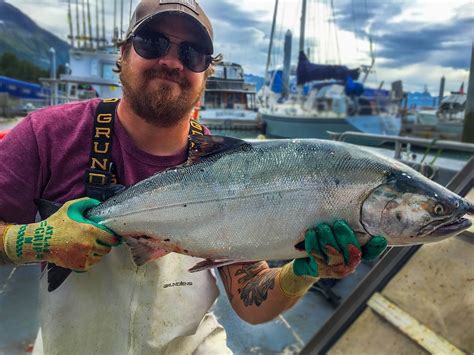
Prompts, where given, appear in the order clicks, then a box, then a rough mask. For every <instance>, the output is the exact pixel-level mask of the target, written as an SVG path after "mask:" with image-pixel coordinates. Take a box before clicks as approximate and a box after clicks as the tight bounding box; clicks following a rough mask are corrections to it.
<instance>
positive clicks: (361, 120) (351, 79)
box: [259, 0, 403, 138]
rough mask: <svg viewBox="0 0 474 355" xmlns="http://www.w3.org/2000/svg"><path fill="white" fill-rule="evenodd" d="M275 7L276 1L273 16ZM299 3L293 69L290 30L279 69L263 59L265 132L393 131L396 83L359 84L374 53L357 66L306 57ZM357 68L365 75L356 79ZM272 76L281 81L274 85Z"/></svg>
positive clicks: (397, 129)
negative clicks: (323, 62) (382, 85)
mask: <svg viewBox="0 0 474 355" xmlns="http://www.w3.org/2000/svg"><path fill="white" fill-rule="evenodd" d="M277 9H278V8H277V5H276V6H275V16H274V21H275V18H276V12H277ZM302 9H303V11H302V15H301V31H300V32H301V34H300V37H301V38H300V54H299V60H298V66H297V68H296V70H295V68H294V67H293V68H292V67H291V59H290V58H291V52H292V51H291V41H292V38H291V37H292V34H291V32H290V31H288V32H287V33H286V35H285V58H284V68H283V70H273V71H269V70H268V65H267V83H266V85H265V86H264V88H263V90H262V91H261V92H260V93H259V101H260V109H259V112H260V114H261V116H262V119H263V120H264V122H265V125H266V135H267V136H268V137H275V138H330V135H329V133H328V131H332V132H344V131H357V132H363V133H371V134H385V135H398V134H399V133H400V128H401V119H400V116H399V109H400V103H401V99H402V97H403V92H402V88H401V83H393V84H392V90H390V91H388V90H381V89H368V88H364V85H363V83H364V82H365V80H366V78H367V75H368V74H369V72H370V71H371V68H372V67H373V64H374V59H373V58H372V65H371V66H370V67H367V66H362V67H361V68H357V69H349V68H347V67H346V66H342V65H321V64H314V63H311V62H310V61H309V60H308V58H307V56H306V54H305V53H304V51H303V49H304V48H305V46H304V28H305V26H306V22H305V18H306V12H305V10H306V0H303V6H302ZM272 39H273V34H272ZM271 46H272V44H270V49H269V57H270V53H271ZM269 61H270V60H269ZM360 73H365V77H364V78H363V80H362V82H357V81H356V80H358V77H359V74H360ZM276 81H277V82H278V81H279V82H280V83H281V84H277V85H275V82H276Z"/></svg>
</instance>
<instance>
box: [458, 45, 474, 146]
mask: <svg viewBox="0 0 474 355" xmlns="http://www.w3.org/2000/svg"><path fill="white" fill-rule="evenodd" d="M461 141H462V142H465V143H474V43H473V45H472V52H471V68H470V69H469V85H468V88H467V102H466V112H465V114H464V129H463V132H462V139H461Z"/></svg>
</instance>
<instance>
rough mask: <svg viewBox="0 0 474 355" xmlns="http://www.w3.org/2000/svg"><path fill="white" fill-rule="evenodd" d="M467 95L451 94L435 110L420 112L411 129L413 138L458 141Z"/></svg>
mask: <svg viewBox="0 0 474 355" xmlns="http://www.w3.org/2000/svg"><path fill="white" fill-rule="evenodd" d="M466 102H467V95H466V94H465V93H462V92H452V93H451V94H450V95H449V96H447V97H445V98H444V99H443V100H442V101H441V104H440V106H439V108H438V109H437V110H420V111H418V112H417V113H416V121H415V124H414V125H413V127H412V134H413V135H415V136H423V137H431V138H437V139H450V140H460V139H461V136H462V132H463V127H464V114H465V110H466Z"/></svg>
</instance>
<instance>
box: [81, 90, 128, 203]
mask: <svg viewBox="0 0 474 355" xmlns="http://www.w3.org/2000/svg"><path fill="white" fill-rule="evenodd" d="M119 101H120V99H104V100H102V101H101V102H100V103H99V105H98V106H97V109H96V112H95V118H94V129H93V131H92V146H91V151H90V155H89V168H88V169H87V170H86V173H85V183H86V193H87V196H88V197H91V198H95V199H97V200H100V201H103V200H105V199H107V198H108V197H110V196H111V195H112V194H113V191H110V187H111V186H112V184H115V183H117V181H116V178H115V176H114V174H113V173H114V171H113V168H114V165H113V163H112V159H111V158H112V136H113V129H114V121H115V111H116V108H117V105H118V103H119Z"/></svg>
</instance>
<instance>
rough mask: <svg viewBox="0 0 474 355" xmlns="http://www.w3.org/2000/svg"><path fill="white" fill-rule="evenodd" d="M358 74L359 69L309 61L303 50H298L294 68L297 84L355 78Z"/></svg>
mask: <svg viewBox="0 0 474 355" xmlns="http://www.w3.org/2000/svg"><path fill="white" fill-rule="evenodd" d="M359 75H360V70H359V69H358V68H357V69H349V68H347V67H346V66H344V65H321V64H314V63H311V62H310V61H309V60H308V58H307V57H306V55H305V54H304V53H303V52H300V56H299V58H298V67H297V69H296V76H297V82H298V85H302V84H304V83H307V82H309V81H313V80H329V79H334V80H343V81H346V80H347V79H348V78H351V79H352V80H357V79H358V78H359Z"/></svg>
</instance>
